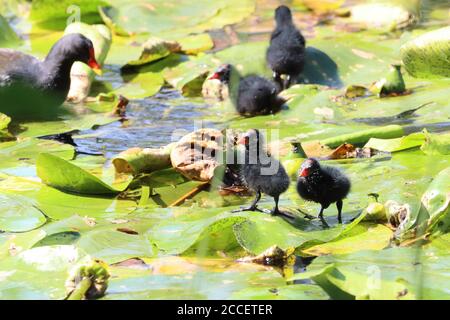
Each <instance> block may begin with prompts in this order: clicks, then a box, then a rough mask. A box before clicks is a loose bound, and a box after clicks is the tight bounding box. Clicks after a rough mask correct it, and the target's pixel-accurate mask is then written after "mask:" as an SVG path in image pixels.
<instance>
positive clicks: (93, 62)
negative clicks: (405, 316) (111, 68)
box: [88, 48, 102, 75]
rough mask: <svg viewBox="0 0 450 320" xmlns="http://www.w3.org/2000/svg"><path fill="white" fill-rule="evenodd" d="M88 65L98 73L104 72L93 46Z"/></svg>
mask: <svg viewBox="0 0 450 320" xmlns="http://www.w3.org/2000/svg"><path fill="white" fill-rule="evenodd" d="M88 66H89V67H90V68H91V69H92V71H94V72H95V73H96V74H98V75H101V74H102V68H101V67H100V65H99V64H98V62H97V60H95V52H94V48H91V49H90V50H89V61H88Z"/></svg>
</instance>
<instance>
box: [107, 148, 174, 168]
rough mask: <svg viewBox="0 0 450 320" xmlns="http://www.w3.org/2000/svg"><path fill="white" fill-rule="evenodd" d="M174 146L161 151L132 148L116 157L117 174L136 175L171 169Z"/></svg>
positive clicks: (113, 161) (114, 162)
mask: <svg viewBox="0 0 450 320" xmlns="http://www.w3.org/2000/svg"><path fill="white" fill-rule="evenodd" d="M172 146H173V145H172V144H169V145H168V146H166V147H164V148H160V149H150V148H144V149H142V148H131V149H128V150H126V151H123V152H121V153H120V154H119V155H117V156H116V157H114V159H113V160H112V163H113V165H114V168H115V169H116V172H117V173H130V174H133V175H136V174H138V173H143V172H147V173H148V172H152V171H156V170H161V169H164V168H169V167H170V152H171V148H172Z"/></svg>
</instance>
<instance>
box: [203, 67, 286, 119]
mask: <svg viewBox="0 0 450 320" xmlns="http://www.w3.org/2000/svg"><path fill="white" fill-rule="evenodd" d="M209 79H218V80H220V81H222V82H223V83H226V84H227V85H228V91H229V96H230V99H231V100H232V102H233V104H234V105H235V107H236V110H237V112H238V113H239V114H241V115H247V116H254V115H259V114H271V113H276V112H278V111H279V110H280V109H281V106H282V105H283V103H284V102H285V101H284V99H282V98H281V97H278V93H279V91H280V90H279V88H278V86H277V85H276V84H275V83H274V82H272V81H270V80H268V79H266V78H263V77H260V76H255V75H250V76H247V77H244V78H241V76H240V74H239V72H238V70H236V68H234V67H233V66H232V65H230V64H225V65H222V66H220V67H219V68H218V69H217V70H216V72H215V73H213V74H212V75H211V76H210V77H209Z"/></svg>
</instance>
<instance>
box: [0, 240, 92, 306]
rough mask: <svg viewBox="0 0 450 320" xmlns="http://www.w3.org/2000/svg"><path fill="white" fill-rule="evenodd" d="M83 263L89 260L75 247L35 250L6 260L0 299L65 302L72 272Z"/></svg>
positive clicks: (2, 267) (0, 272)
mask: <svg viewBox="0 0 450 320" xmlns="http://www.w3.org/2000/svg"><path fill="white" fill-rule="evenodd" d="M82 259H86V256H85V254H84V253H82V252H81V251H79V250H77V248H75V247H73V246H48V247H39V248H33V249H30V250H26V251H23V252H21V253H19V254H18V255H17V256H13V257H9V258H7V259H2V260H1V261H0V275H1V279H2V281H0V296H1V297H2V299H12V300H21V299H32V300H34V299H39V300H48V299H63V298H65V296H66V289H65V286H64V283H65V281H66V278H67V276H68V271H69V270H70V268H72V267H73V266H74V265H75V264H76V263H77V262H79V261H81V260H82ZM50 273H51V275H52V276H51V277H49V276H48V275H49V274H50Z"/></svg>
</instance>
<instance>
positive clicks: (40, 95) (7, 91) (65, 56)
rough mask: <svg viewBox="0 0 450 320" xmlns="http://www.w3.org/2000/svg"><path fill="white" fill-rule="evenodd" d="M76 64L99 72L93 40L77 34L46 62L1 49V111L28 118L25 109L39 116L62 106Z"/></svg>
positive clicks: (57, 46) (65, 39)
mask: <svg viewBox="0 0 450 320" xmlns="http://www.w3.org/2000/svg"><path fill="white" fill-rule="evenodd" d="M76 61H80V62H83V63H85V64H87V65H88V66H89V67H91V68H92V69H93V70H94V71H96V72H98V71H99V70H100V66H99V64H98V63H97V61H96V60H95V53H94V46H93V44H92V42H91V40H89V39H88V38H86V37H85V36H83V35H82V34H78V33H77V34H69V35H65V36H64V37H62V38H61V39H60V40H59V41H58V42H56V43H55V44H54V45H53V47H52V48H51V50H50V52H49V53H48V55H47V57H46V58H45V59H44V60H43V61H40V60H38V59H37V58H35V57H32V56H30V55H27V54H24V53H22V52H19V51H14V50H10V49H0V112H3V113H6V114H8V115H11V114H14V115H17V116H27V115H23V114H21V113H23V112H25V111H23V110H27V111H28V112H30V110H32V112H33V113H34V114H36V115H38V114H39V113H40V112H45V110H51V109H55V108H56V107H59V106H60V105H61V104H62V103H63V102H64V100H65V99H66V97H67V94H68V92H69V89H70V70H71V68H72V64H73V63H74V62H76ZM21 109H22V110H21ZM21 111H23V112H21Z"/></svg>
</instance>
